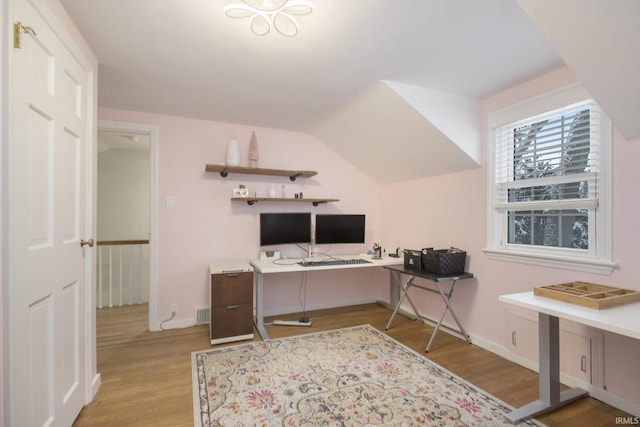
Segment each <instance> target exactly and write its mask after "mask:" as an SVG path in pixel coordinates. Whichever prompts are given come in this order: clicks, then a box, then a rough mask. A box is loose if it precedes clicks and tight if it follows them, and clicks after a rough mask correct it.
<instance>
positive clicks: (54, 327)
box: [5, 0, 93, 426]
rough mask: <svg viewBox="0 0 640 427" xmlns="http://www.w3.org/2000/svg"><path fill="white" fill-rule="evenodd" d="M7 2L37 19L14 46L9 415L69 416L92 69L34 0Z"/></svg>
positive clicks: (80, 319)
mask: <svg viewBox="0 0 640 427" xmlns="http://www.w3.org/2000/svg"><path fill="white" fill-rule="evenodd" d="M11 5H12V8H11V13H12V20H13V22H17V21H20V22H22V23H23V24H24V25H25V26H29V27H31V28H32V29H25V30H23V31H22V34H23V35H22V47H21V48H15V47H14V48H11V49H10V54H9V55H10V56H9V59H10V73H9V79H10V81H9V90H10V96H9V112H10V116H9V126H10V130H9V140H8V153H7V154H8V156H7V158H8V163H7V168H8V176H7V179H8V205H7V206H8V212H9V214H8V219H9V223H8V227H7V229H5V231H6V232H8V238H9V245H10V246H9V251H8V252H9V254H8V256H9V262H8V270H9V284H8V288H9V298H8V304H7V307H8V309H9V340H10V344H9V364H10V378H9V381H10V390H9V393H8V398H9V400H10V404H9V417H10V422H9V425H11V426H45V425H46V426H69V425H71V424H72V423H73V420H74V419H75V418H76V416H77V415H78V413H79V412H80V410H81V409H82V406H83V404H84V402H85V397H86V395H85V389H86V387H87V379H86V377H87V376H88V373H87V369H86V364H87V361H86V359H85V358H86V353H87V349H86V341H87V338H86V333H87V327H88V326H87V325H88V324H89V323H88V318H89V315H88V314H87V313H89V312H90V311H89V310H87V308H86V305H87V302H86V297H87V293H88V292H90V289H89V288H88V286H89V285H90V283H88V279H87V275H86V274H85V273H86V268H87V259H89V257H90V256H91V254H90V251H92V250H93V249H91V248H89V247H87V246H85V247H81V244H80V242H81V239H88V238H89V237H90V236H85V235H84V233H86V230H87V229H88V228H86V226H87V223H86V216H87V211H88V210H87V205H86V203H88V202H90V201H89V200H87V197H86V195H87V191H89V188H88V185H90V184H87V181H89V180H88V179H87V170H86V163H87V158H86V153H87V149H88V147H87V144H88V143H89V142H88V141H91V138H90V136H89V127H88V124H89V123H91V119H90V118H89V117H88V114H87V113H88V111H90V110H91V108H90V107H89V106H88V105H87V104H88V103H87V101H86V100H87V90H88V86H89V84H88V83H89V81H90V80H89V79H90V75H89V74H88V73H87V72H86V71H85V70H83V68H82V67H81V66H80V64H79V63H78V62H77V61H76V60H75V59H74V57H73V55H72V54H71V53H70V52H69V50H68V49H67V48H66V47H65V45H64V44H63V43H62V41H61V39H60V38H58V37H57V35H56V34H55V32H54V30H53V29H52V28H51V27H50V26H49V25H48V24H47V22H45V20H44V19H43V18H42V16H41V15H40V14H39V13H38V12H37V11H36V10H35V8H34V7H33V6H32V5H31V4H30V2H29V1H27V0H14V1H12V2H11ZM89 182H90V181H89ZM89 282H90V280H89Z"/></svg>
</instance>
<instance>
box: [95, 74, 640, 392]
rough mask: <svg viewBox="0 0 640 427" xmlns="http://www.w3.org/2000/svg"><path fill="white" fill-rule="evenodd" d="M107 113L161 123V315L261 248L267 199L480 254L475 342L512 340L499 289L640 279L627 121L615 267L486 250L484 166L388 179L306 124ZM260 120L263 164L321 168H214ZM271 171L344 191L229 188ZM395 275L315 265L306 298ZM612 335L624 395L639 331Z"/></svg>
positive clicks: (189, 302)
mask: <svg viewBox="0 0 640 427" xmlns="http://www.w3.org/2000/svg"><path fill="white" fill-rule="evenodd" d="M574 81H575V78H574V76H573V75H572V74H571V72H570V71H569V70H567V69H565V68H563V69H560V70H556V71H554V72H552V73H549V74H547V75H544V76H541V77H539V78H537V79H535V80H532V81H530V82H526V83H523V84H522V85H520V86H517V87H514V88H511V89H508V90H505V91H504V92H502V93H499V94H497V95H495V96H493V97H491V98H488V99H486V100H485V101H484V115H485V122H486V116H487V114H488V113H489V112H490V111H492V110H494V109H497V108H501V107H504V106H507V105H510V104H511V103H514V102H517V101H519V100H522V99H526V98H529V97H531V96H535V95H537V94H540V93H543V92H546V91H548V90H552V89H554V88H557V87H560V86H563V85H566V84H568V83H572V82H574ZM99 117H100V118H101V119H104V120H114V121H125V122H133V123H140V124H147V125H148V124H151V125H156V126H158V128H159V165H158V174H159V185H158V189H159V194H158V208H159V215H158V221H159V236H158V239H159V260H158V285H157V289H158V290H157V301H158V310H157V317H158V320H162V319H164V318H166V317H168V313H169V304H171V303H178V304H179V315H178V317H179V318H180V319H182V320H183V321H186V322H189V321H190V320H191V319H192V318H193V308H194V307H199V306H206V302H207V290H206V284H207V266H208V264H209V263H210V262H211V261H214V260H236V259H250V258H255V257H257V256H258V251H259V245H258V213H259V212H261V211H312V212H330V211H331V212H333V211H342V212H351V213H353V212H363V213H366V214H367V221H368V234H367V244H366V245H363V246H362V247H357V248H354V247H352V246H348V247H344V248H334V251H333V253H334V254H336V253H341V252H343V253H344V252H361V251H365V250H366V249H368V248H369V247H370V246H371V245H372V244H373V242H374V241H375V242H381V243H382V244H383V246H384V247H390V248H391V247H395V246H400V247H402V248H415V249H418V248H421V247H423V246H434V247H437V248H446V247H449V246H458V247H461V248H464V249H465V250H467V253H468V255H469V270H470V271H471V272H473V273H474V275H475V278H474V279H473V280H470V281H467V282H461V283H460V284H459V286H458V288H457V291H456V296H455V299H454V304H455V307H456V309H457V312H458V315H459V316H460V318H461V320H462V322H463V323H464V324H465V326H466V328H467V330H468V332H469V333H471V335H472V336H473V337H475V339H476V342H481V343H484V344H485V345H486V346H487V347H493V348H496V349H499V348H501V347H504V346H505V344H506V343H505V337H506V335H507V331H506V330H505V328H506V326H505V315H506V313H505V308H504V306H503V304H502V303H500V302H499V301H498V296H499V295H501V294H505V293H514V292H522V291H527V290H531V289H532V288H533V287H534V286H537V285H541V284H548V283H557V282H563V281H574V280H584V281H590V282H595V283H607V284H615V285H617V286H622V287H626V288H632V289H640V285H639V284H638V283H637V282H636V281H635V274H634V273H635V271H634V268H633V267H634V262H635V261H636V259H637V258H638V255H639V250H638V247H637V244H636V241H635V240H636V239H637V236H638V235H640V233H639V231H640V230H639V229H638V228H639V227H640V226H639V224H638V221H637V218H638V213H639V212H638V210H639V204H638V202H637V200H636V199H635V198H634V197H632V196H633V194H634V193H635V191H636V188H635V185H634V183H635V181H634V178H635V177H634V172H635V159H637V158H638V155H640V141H627V140H625V139H624V138H622V136H621V135H620V134H619V133H618V132H615V134H614V142H613V143H614V147H613V154H614V159H613V162H614V174H615V175H614V215H613V221H614V228H613V232H614V235H613V242H614V258H615V260H616V261H617V262H618V264H619V267H618V268H616V269H615V271H614V272H613V274H612V275H611V276H603V275H597V274H588V273H580V272H575V271H568V270H560V269H555V268H545V267H539V266H530V265H524V264H517V263H510V262H503V261H495V260H489V259H487V257H486V256H485V254H484V252H483V250H482V249H483V247H484V246H485V243H486V168H485V167H479V168H478V169H475V170H470V171H466V172H461V173H456V174H451V175H444V176H437V177H432V178H425V179H421V180H415V181H410V182H404V183H400V184H394V185H388V186H383V187H381V186H379V185H377V184H376V183H375V182H374V181H373V180H372V179H370V178H368V177H366V176H364V175H363V174H362V173H360V172H359V171H358V170H357V169H355V168H354V167H352V165H350V164H349V163H347V162H345V161H344V159H342V158H341V157H339V156H338V155H336V153H334V152H333V151H331V150H329V149H328V148H327V147H326V146H325V145H323V144H322V143H321V142H320V141H318V140H316V139H315V138H313V137H311V136H309V135H306V134H301V133H296V132H289V131H284V130H275V129H264V128H253V127H248V126H242V125H234V124H229V123H219V122H211V121H204V120H195V119H188V118H182V117H172V116H164V115H157V114H148V113H139V112H131V111H121V110H113V109H101V110H100V112H99ZM614 125H615V124H614ZM254 129H255V130H256V134H257V136H258V144H259V146H260V156H261V157H260V162H259V163H260V165H261V166H264V167H276V168H284V169H311V170H317V171H318V172H319V174H318V175H317V176H316V177H314V178H312V179H310V180H300V181H297V182H296V183H290V182H289V181H288V180H286V179H281V178H270V177H252V176H231V177H230V178H227V179H226V180H225V179H221V178H220V177H219V176H218V175H217V174H215V173H205V172H204V165H205V164H206V163H219V162H223V161H224V158H225V150H226V144H227V141H228V140H229V139H230V138H236V139H238V141H239V143H240V147H241V159H242V161H243V164H246V160H245V159H246V157H247V147H248V141H249V136H250V134H251V131H252V130H254ZM484 133H485V134H486V129H485V132H484ZM485 145H486V144H485ZM272 182H274V183H276V184H278V187H279V185H280V184H282V183H285V185H286V188H287V191H288V192H289V193H292V192H299V191H302V192H304V194H305V195H306V196H307V197H313V196H324V195H325V194H326V193H327V192H330V193H331V196H332V197H337V198H339V199H341V201H340V202H338V203H335V204H329V205H321V206H319V207H316V208H314V207H312V206H311V205H308V206H307V205H299V204H289V203H287V204H268V203H258V204H257V205H255V206H252V207H250V206H247V205H246V204H243V203H232V202H231V201H230V200H229V198H230V195H231V191H232V189H233V187H234V186H236V185H238V184H241V183H242V184H245V185H247V186H248V187H249V189H250V191H251V192H254V191H256V190H258V191H263V192H265V193H267V192H268V188H269V185H270V183H272ZM170 195H171V196H174V197H175V200H176V208H175V209H168V208H166V206H165V202H164V201H165V198H166V196H170ZM630 195H631V197H629V196H630ZM340 249H343V250H342V251H341V250H340ZM286 254H287V255H289V256H301V252H300V251H298V250H296V249H293V248H291V247H288V248H286ZM367 270H369V269H367ZM300 283H301V277H296V276H295V275H274V276H273V277H269V278H267V279H265V289H266V292H265V309H266V312H267V314H279V313H286V312H291V311H297V310H299V309H300V304H299V302H298V288H299V286H300ZM387 283H388V276H387V274H386V272H384V271H376V270H375V269H371V270H370V271H362V272H359V273H356V272H349V273H346V274H345V273H344V272H343V273H330V272H324V273H318V274H312V275H309V287H308V291H307V308H308V309H313V308H320V307H330V306H339V305H349V304H354V303H359V302H366V301H373V300H375V299H378V298H387V296H388V293H387V289H388V288H387ZM414 300H415V302H416V303H417V305H418V306H419V308H420V310H421V312H424V313H425V314H427V315H428V316H429V317H436V316H437V315H439V313H440V311H441V309H442V307H441V302H439V301H438V300H436V299H433V298H431V296H429V295H424V293H422V294H420V293H416V296H415V297H414ZM180 319H178V320H180ZM605 343H606V350H605V364H606V365H605V382H606V384H607V388H608V390H609V391H611V392H612V393H619V394H620V395H622V396H629V395H633V393H634V392H633V384H638V383H640V377H639V378H635V377H634V376H636V377H638V376H640V373H638V370H637V369H636V368H635V367H632V366H628V367H626V368H624V369H614V367H617V368H619V367H621V366H625V363H626V364H629V360H633V359H635V358H636V357H635V355H638V356H640V343H638V342H637V341H633V340H627V339H624V338H622V337H617V336H610V335H608V336H606V338H605ZM629 355H632V357H630V356H629ZM620 372H626V375H625V376H623V375H622V374H620Z"/></svg>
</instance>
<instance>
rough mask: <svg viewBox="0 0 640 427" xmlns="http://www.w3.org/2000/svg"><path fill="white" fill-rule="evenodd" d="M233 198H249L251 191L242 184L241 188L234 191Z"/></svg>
mask: <svg viewBox="0 0 640 427" xmlns="http://www.w3.org/2000/svg"><path fill="white" fill-rule="evenodd" d="M233 197H249V189H248V188H247V187H245V186H244V185H243V184H240V186H239V188H234V189H233Z"/></svg>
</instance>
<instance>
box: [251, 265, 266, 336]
mask: <svg viewBox="0 0 640 427" xmlns="http://www.w3.org/2000/svg"><path fill="white" fill-rule="evenodd" d="M262 276H263V275H262V273H259V272H258V273H256V275H255V278H256V279H255V288H256V300H255V304H256V315H255V317H254V318H253V321H254V323H255V325H256V329H257V330H258V333H259V334H260V336H261V337H262V340H263V341H269V334H267V330H266V329H265V328H264V307H263V306H262V303H263V302H264V301H263V297H264V280H263V279H264V278H263V277H262Z"/></svg>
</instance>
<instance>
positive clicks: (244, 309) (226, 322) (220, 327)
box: [211, 304, 253, 340]
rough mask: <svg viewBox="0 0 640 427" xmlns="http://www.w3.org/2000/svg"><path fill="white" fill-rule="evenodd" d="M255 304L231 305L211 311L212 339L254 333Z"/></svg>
mask: <svg viewBox="0 0 640 427" xmlns="http://www.w3.org/2000/svg"><path fill="white" fill-rule="evenodd" d="M252 314H253V304H230V305H227V306H218V307H214V308H213V309H212V310H211V339H212V340H213V339H217V338H226V337H234V336H239V335H247V334H252V333H253V317H252Z"/></svg>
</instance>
